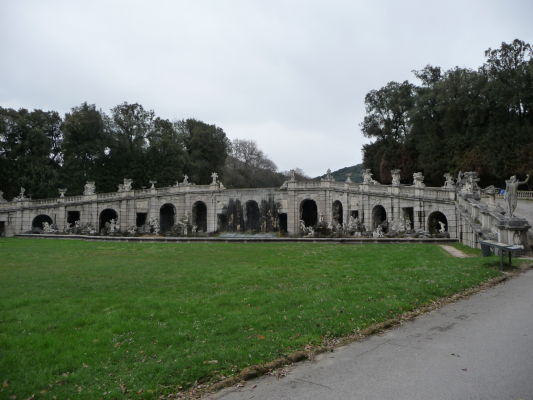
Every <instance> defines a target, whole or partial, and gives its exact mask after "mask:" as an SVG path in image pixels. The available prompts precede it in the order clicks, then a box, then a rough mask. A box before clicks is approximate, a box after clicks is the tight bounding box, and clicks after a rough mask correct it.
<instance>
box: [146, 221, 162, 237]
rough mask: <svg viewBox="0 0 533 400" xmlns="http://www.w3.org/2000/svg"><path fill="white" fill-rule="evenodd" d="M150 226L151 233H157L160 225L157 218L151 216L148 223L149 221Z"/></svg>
mask: <svg viewBox="0 0 533 400" xmlns="http://www.w3.org/2000/svg"><path fill="white" fill-rule="evenodd" d="M149 225H150V227H151V228H152V230H153V233H155V234H158V233H159V231H160V229H161V227H160V226H159V221H158V220H157V218H152V219H151V220H150V223H149Z"/></svg>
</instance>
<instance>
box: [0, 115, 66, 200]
mask: <svg viewBox="0 0 533 400" xmlns="http://www.w3.org/2000/svg"><path fill="white" fill-rule="evenodd" d="M0 115H1V120H2V122H1V123H0V129H1V132H0V138H1V139H0V143H1V147H2V148H1V150H0V159H1V160H2V165H1V166H2V167H3V168H2V174H0V175H2V178H0V179H1V180H0V185H1V187H2V188H3V189H2V190H4V191H5V192H6V197H7V198H12V197H14V196H15V195H16V194H17V193H18V192H19V190H20V187H24V188H25V189H26V190H27V192H26V193H27V194H28V195H31V196H33V197H36V198H43V197H51V196H54V197H55V196H56V195H57V187H58V172H59V168H60V163H61V152H60V149H61V140H62V135H61V129H60V127H61V117H60V116H59V114H58V113H57V112H55V111H50V112H46V111H42V110H34V111H31V112H30V111H28V110H26V109H20V110H18V111H15V110H13V109H4V108H0ZM4 167H5V168H6V169H5V170H4ZM4 171H8V172H7V173H4Z"/></svg>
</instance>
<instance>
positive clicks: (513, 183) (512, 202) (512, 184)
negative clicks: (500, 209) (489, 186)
mask: <svg viewBox="0 0 533 400" xmlns="http://www.w3.org/2000/svg"><path fill="white" fill-rule="evenodd" d="M527 181H529V174H527V175H526V180H525V181H522V182H520V181H519V180H518V179H517V178H516V175H513V176H511V178H510V179H509V180H506V181H505V196H504V199H505V201H507V207H508V210H509V217H512V216H513V214H514V210H515V209H516V203H517V200H518V196H517V193H516V192H517V190H518V186H520V185H523V184H524V183H527Z"/></svg>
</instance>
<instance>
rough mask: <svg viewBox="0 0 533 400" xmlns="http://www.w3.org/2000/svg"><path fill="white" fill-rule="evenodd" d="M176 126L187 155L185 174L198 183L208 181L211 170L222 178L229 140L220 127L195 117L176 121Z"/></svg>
mask: <svg viewBox="0 0 533 400" xmlns="http://www.w3.org/2000/svg"><path fill="white" fill-rule="evenodd" d="M176 127H177V129H178V132H179V134H180V136H181V138H182V140H183V144H184V146H185V151H186V152H187V156H188V157H187V158H188V164H187V166H186V167H185V172H186V173H187V175H188V176H189V177H190V178H191V179H192V180H193V181H194V182H195V183H198V184H207V183H209V182H210V181H211V173H212V172H217V173H218V174H219V177H220V178H222V175H223V170H224V164H225V162H226V157H227V156H228V152H229V149H230V141H229V140H228V138H227V137H226V134H225V133H224V131H223V130H222V128H219V127H217V126H215V125H208V124H206V123H204V122H202V121H198V120H196V119H186V120H182V121H178V122H177V123H176Z"/></svg>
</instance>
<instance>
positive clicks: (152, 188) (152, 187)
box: [149, 181, 157, 190]
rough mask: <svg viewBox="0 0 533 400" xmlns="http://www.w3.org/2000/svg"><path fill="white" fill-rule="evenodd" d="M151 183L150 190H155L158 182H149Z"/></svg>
mask: <svg viewBox="0 0 533 400" xmlns="http://www.w3.org/2000/svg"><path fill="white" fill-rule="evenodd" d="M149 183H150V190H154V189H155V184H156V183H157V181H149Z"/></svg>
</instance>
